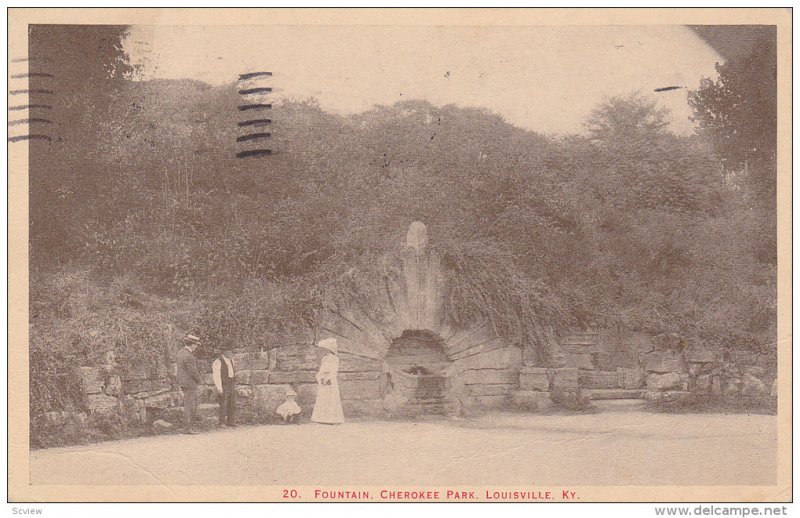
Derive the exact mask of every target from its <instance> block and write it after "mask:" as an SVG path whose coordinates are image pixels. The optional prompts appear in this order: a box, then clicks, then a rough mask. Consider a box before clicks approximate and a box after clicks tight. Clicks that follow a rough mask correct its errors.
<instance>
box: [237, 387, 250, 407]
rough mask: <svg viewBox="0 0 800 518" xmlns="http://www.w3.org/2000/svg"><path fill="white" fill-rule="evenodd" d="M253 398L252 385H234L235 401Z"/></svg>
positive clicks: (245, 400)
mask: <svg viewBox="0 0 800 518" xmlns="http://www.w3.org/2000/svg"><path fill="white" fill-rule="evenodd" d="M252 398H253V387H251V386H250V385H237V386H236V401H237V403H238V402H239V401H242V402H247V401H249V400H251V399H252Z"/></svg>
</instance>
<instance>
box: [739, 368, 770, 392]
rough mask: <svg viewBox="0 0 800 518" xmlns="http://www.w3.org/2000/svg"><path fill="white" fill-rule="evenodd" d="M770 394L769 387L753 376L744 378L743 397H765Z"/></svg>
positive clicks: (749, 375)
mask: <svg viewBox="0 0 800 518" xmlns="http://www.w3.org/2000/svg"><path fill="white" fill-rule="evenodd" d="M768 392H769V390H768V389H767V385H766V384H765V383H764V382H763V381H761V380H760V379H758V378H756V377H755V376H753V375H752V374H747V373H745V375H744V376H742V395H743V396H764V395H766V394H767V393H768Z"/></svg>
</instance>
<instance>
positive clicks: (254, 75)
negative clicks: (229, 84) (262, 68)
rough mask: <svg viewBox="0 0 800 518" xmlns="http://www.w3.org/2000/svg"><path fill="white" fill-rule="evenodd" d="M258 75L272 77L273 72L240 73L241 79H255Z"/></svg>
mask: <svg viewBox="0 0 800 518" xmlns="http://www.w3.org/2000/svg"><path fill="white" fill-rule="evenodd" d="M256 77H272V72H248V73H246V74H239V80H244V79H253V78H256Z"/></svg>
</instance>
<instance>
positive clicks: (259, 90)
mask: <svg viewBox="0 0 800 518" xmlns="http://www.w3.org/2000/svg"><path fill="white" fill-rule="evenodd" d="M271 91H272V87H269V86H260V87H258V88H245V89H244V90H239V95H252V94H265V93H269V92H271Z"/></svg>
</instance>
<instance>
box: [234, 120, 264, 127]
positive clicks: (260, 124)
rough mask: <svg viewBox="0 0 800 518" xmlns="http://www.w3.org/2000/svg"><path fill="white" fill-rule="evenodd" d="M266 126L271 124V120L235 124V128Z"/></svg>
mask: <svg viewBox="0 0 800 518" xmlns="http://www.w3.org/2000/svg"><path fill="white" fill-rule="evenodd" d="M268 124H272V120H271V119H251V120H246V121H239V122H237V123H236V125H237V126H239V127H243V126H266V125H268Z"/></svg>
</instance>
